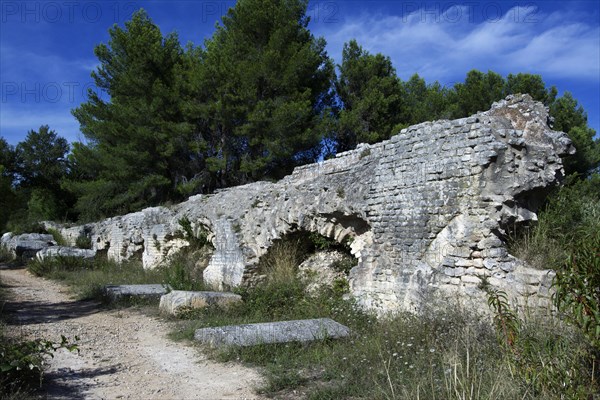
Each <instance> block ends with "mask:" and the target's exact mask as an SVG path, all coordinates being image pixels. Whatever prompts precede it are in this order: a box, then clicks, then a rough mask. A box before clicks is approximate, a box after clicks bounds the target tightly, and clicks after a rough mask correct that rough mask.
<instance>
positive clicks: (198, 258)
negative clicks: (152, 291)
mask: <svg viewBox="0 0 600 400" xmlns="http://www.w3.org/2000/svg"><path fill="white" fill-rule="evenodd" d="M206 250H207V249H206V248H204V250H196V251H189V250H185V249H184V250H181V251H180V252H179V253H177V254H176V255H174V256H173V257H171V259H170V260H169V262H168V263H167V264H166V265H165V266H163V267H161V268H160V271H161V273H162V276H163V283H164V284H165V285H168V286H169V287H171V288H172V289H174V290H192V291H198V290H206V289H207V287H206V285H204V281H203V280H202V271H203V270H204V268H206V266H207V265H208V261H209V252H208V251H206Z"/></svg>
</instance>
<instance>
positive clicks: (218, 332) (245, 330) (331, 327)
mask: <svg viewBox="0 0 600 400" xmlns="http://www.w3.org/2000/svg"><path fill="white" fill-rule="evenodd" d="M348 335H350V329H349V328H348V327H346V326H344V325H342V324H340V323H338V322H335V321H334V320H332V319H329V318H319V319H304V320H295V321H280V322H266V323H260V324H248V325H228V326H220V327H214V328H202V329H198V330H197V331H196V333H195V334H194V339H196V340H198V341H200V342H202V343H206V344H210V345H213V346H221V345H225V346H254V345H257V344H270V343H287V342H310V341H313V340H321V339H327V338H332V339H337V338H343V337H346V336H348Z"/></svg>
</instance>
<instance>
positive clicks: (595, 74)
mask: <svg viewBox="0 0 600 400" xmlns="http://www.w3.org/2000/svg"><path fill="white" fill-rule="evenodd" d="M443 11H445V13H444V12H442V11H441V13H440V14H439V15H437V16H435V15H431V13H430V14H428V13H425V12H424V11H423V10H416V11H414V12H412V13H411V14H409V15H405V16H395V15H384V16H382V15H374V14H363V15H361V16H356V17H351V18H347V19H346V20H345V21H343V22H340V23H338V24H333V25H326V24H320V25H316V26H315V27H313V30H314V33H315V34H316V35H318V36H324V37H325V38H326V39H327V42H328V50H329V53H330V55H331V56H332V57H333V58H334V60H335V62H336V63H338V64H339V63H341V53H342V47H343V44H344V43H345V42H348V41H349V40H350V39H353V38H355V39H356V40H357V41H358V43H359V44H361V45H362V46H363V47H364V48H365V49H367V50H368V51H370V52H372V53H377V52H381V53H383V54H384V55H387V56H390V58H391V59H392V61H393V63H394V66H395V67H396V69H397V72H398V74H399V75H400V76H401V77H402V78H403V79H406V78H408V77H409V76H410V75H412V74H413V73H415V72H417V73H419V74H420V75H422V76H424V77H425V78H426V79H427V80H428V81H431V80H439V81H440V82H442V83H445V84H451V83H452V81H453V80H455V79H459V80H462V79H463V78H464V75H465V73H466V72H467V71H469V70H471V69H474V68H475V69H479V70H483V71H487V70H494V71H496V72H499V73H503V74H506V73H509V72H515V73H516V72H530V73H538V74H541V75H542V76H543V77H544V78H550V79H563V78H569V79H582V80H590V81H593V82H598V81H600V27H598V26H597V25H589V24H586V23H582V22H578V21H577V19H576V18H575V17H576V16H575V15H574V14H573V13H571V12H567V11H565V12H564V13H559V12H554V13H551V14H545V15H544V14H542V13H541V12H539V9H537V8H533V7H529V8H528V7H514V8H512V9H510V10H507V12H506V13H504V14H503V15H502V16H500V15H499V14H498V13H494V12H492V11H494V10H491V11H490V13H489V14H490V15H489V18H488V19H487V20H485V21H483V22H474V21H475V19H474V18H471V15H470V13H472V12H473V10H468V9H467V8H466V7H456V8H455V9H449V10H447V11H446V10H443Z"/></svg>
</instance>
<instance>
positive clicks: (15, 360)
mask: <svg viewBox="0 0 600 400" xmlns="http://www.w3.org/2000/svg"><path fill="white" fill-rule="evenodd" d="M78 340H79V338H78V337H75V340H74V342H71V341H69V340H68V339H67V338H66V337H64V336H61V341H60V343H58V342H53V341H50V340H45V339H34V340H26V341H19V340H11V339H8V338H4V337H3V338H2V341H0V372H2V375H1V378H0V394H2V395H4V394H8V393H11V392H15V391H19V390H22V389H24V388H25V389H26V388H32V387H41V385H42V378H43V373H44V364H45V361H46V360H47V359H48V358H51V357H54V352H56V351H57V350H58V349H67V350H69V351H79V350H78V346H77V341H78Z"/></svg>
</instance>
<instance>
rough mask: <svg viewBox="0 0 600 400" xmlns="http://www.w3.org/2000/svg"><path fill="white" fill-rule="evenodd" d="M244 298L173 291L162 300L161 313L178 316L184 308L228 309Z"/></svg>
mask: <svg viewBox="0 0 600 400" xmlns="http://www.w3.org/2000/svg"><path fill="white" fill-rule="evenodd" d="M241 301H242V296H240V295H239V294H235V293H228V292H190V291H184V290H173V291H172V292H170V293H167V294H165V295H163V296H162V297H161V298H160V305H159V307H158V308H159V309H160V311H162V312H164V313H167V314H171V315H177V314H178V313H179V312H180V311H181V310H182V309H184V308H193V309H197V308H205V307H209V306H216V307H222V308H227V307H229V306H231V305H233V304H235V303H240V302H241Z"/></svg>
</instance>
